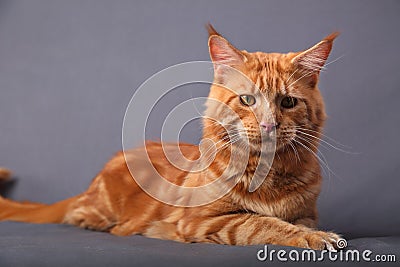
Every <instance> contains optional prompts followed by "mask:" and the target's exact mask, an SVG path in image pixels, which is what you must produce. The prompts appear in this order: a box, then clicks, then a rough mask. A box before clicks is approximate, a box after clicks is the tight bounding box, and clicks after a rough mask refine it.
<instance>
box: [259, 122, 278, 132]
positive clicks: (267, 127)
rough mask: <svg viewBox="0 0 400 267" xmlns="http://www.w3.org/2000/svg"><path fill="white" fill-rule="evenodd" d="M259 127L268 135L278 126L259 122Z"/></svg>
mask: <svg viewBox="0 0 400 267" xmlns="http://www.w3.org/2000/svg"><path fill="white" fill-rule="evenodd" d="M260 126H261V127H262V128H263V129H264V130H265V131H266V132H267V133H270V132H272V131H274V130H275V129H276V128H277V127H278V124H277V123H271V122H264V121H263V122H261V123H260Z"/></svg>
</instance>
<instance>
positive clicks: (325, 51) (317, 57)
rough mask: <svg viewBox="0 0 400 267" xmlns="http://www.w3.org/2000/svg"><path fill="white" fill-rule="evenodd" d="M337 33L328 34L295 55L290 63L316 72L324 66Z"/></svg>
mask: <svg viewBox="0 0 400 267" xmlns="http://www.w3.org/2000/svg"><path fill="white" fill-rule="evenodd" d="M338 35H339V33H338V32H334V33H332V34H330V35H328V36H327V37H325V38H324V39H323V40H322V41H321V42H319V43H318V44H316V45H314V46H313V47H311V48H309V49H307V50H306V51H304V52H301V53H299V54H298V55H297V56H295V57H294V58H293V59H292V63H293V64H294V65H295V66H296V67H298V68H301V69H303V70H305V71H308V72H310V73H313V72H315V73H316V74H318V73H319V72H320V71H321V70H322V69H323V68H324V65H325V63H326V60H327V59H328V57H329V54H330V52H331V50H332V45H333V41H334V40H335V38H336V37H337V36H338Z"/></svg>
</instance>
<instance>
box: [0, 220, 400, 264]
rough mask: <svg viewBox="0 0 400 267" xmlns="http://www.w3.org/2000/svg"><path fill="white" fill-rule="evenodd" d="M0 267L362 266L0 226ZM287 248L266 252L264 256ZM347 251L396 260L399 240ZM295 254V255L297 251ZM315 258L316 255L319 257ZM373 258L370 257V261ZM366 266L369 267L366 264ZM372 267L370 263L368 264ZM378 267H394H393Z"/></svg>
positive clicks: (353, 245)
mask: <svg viewBox="0 0 400 267" xmlns="http://www.w3.org/2000/svg"><path fill="white" fill-rule="evenodd" d="M0 236H1V239H0V247H1V249H0V266H40V267H45V266H232V267H233V266H299V265H300V266H320V265H322V266H338V264H339V265H341V266H347V265H349V266H355V265H357V266H366V264H367V263H366V262H363V261H361V260H360V262H351V263H349V262H340V260H337V261H336V262H331V261H329V260H328V257H326V259H325V260H324V261H323V262H311V263H309V262H291V261H287V262H278V260H277V258H276V257H275V260H274V261H272V262H271V261H258V260H257V252H258V251H259V250H260V249H262V248H263V246H246V247H241V246H225V245H214V244H182V243H177V242H173V241H165V240H156V239H150V238H145V237H143V236H130V237H116V236H112V235H110V234H106V233H98V232H92V231H85V230H82V229H78V228H73V227H70V226H65V225H29V224H21V223H10V222H5V223H4V222H3V223H0ZM272 249H275V250H280V249H284V250H286V251H287V253H289V250H290V248H289V247H281V246H272V245H269V246H268V250H272ZM349 249H358V250H359V251H361V252H362V251H363V250H367V249H369V250H371V251H372V252H373V255H377V254H394V255H396V257H397V259H399V257H400V237H381V238H360V239H354V240H350V241H349ZM299 251H301V250H299ZM317 255H320V254H319V252H318V254H317ZM372 258H373V256H371V259H372ZM368 264H371V262H369V263H368ZM374 265H376V263H375V264H374ZM382 266H398V265H396V264H395V263H390V262H389V263H388V262H386V263H385V264H382Z"/></svg>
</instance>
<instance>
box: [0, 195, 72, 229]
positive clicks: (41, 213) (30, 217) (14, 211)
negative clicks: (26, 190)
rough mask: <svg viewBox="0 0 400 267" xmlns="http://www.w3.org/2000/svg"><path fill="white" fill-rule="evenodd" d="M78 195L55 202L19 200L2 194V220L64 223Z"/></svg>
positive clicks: (0, 215)
mask: <svg viewBox="0 0 400 267" xmlns="http://www.w3.org/2000/svg"><path fill="white" fill-rule="evenodd" d="M77 197H78V196H75V197H72V198H68V199H65V200H62V201H60V202H57V203H54V204H50V205H47V204H42V203H33V202H17V201H12V200H9V199H5V198H2V197H1V196H0V221H17V222H27V223H63V222H64V218H65V215H66V214H67V212H68V210H69V207H70V205H71V204H72V203H73V202H74V201H75V200H76V199H77Z"/></svg>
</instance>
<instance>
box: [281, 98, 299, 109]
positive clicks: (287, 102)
mask: <svg viewBox="0 0 400 267" xmlns="http://www.w3.org/2000/svg"><path fill="white" fill-rule="evenodd" d="M296 105H297V98H295V97H291V96H286V97H284V98H283V99H282V101H281V106H282V107H283V108H294V107H295V106H296Z"/></svg>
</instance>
